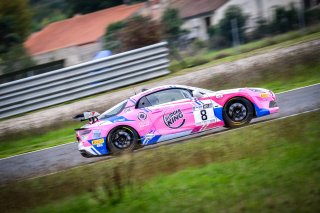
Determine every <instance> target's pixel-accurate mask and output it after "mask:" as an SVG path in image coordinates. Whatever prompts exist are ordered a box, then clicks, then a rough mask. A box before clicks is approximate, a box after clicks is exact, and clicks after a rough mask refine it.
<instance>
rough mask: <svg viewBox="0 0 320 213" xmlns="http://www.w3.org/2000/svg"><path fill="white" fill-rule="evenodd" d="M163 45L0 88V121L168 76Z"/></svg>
mask: <svg viewBox="0 0 320 213" xmlns="http://www.w3.org/2000/svg"><path fill="white" fill-rule="evenodd" d="M167 56H168V48H167V43H166V42H161V43H158V44H154V45H150V46H146V47H143V48H139V49H135V50H131V51H128V52H124V53H120V54H116V55H113V56H110V57H108V58H104V59H98V60H94V61H90V62H86V63H82V64H78V65H75V66H71V67H67V68H63V69H59V70H55V71H51V72H48V73H44V74H40V75H36V76H32V77H29V78H24V79H20V80H17V81H12V82H9V83H5V84H1V85H0V118H4V117H8V116H12V115H17V114H20V113H24V112H29V111H32V110H36V109H40V108H43V107H47V106H52V105H55V104H59V103H63V102H66V101H70V100H74V99H77V98H82V97H85V96H89V95H93V94H96V93H100V92H105V91H108V90H111V89H115V88H119V87H123V86H126V85H130V84H133V83H137V82H141V81H145V80H148V79H152V78H155V77H159V76H162V75H165V74H168V73H169V71H168V70H167V68H168V65H169V60H168V58H167Z"/></svg>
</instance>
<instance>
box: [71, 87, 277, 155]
mask: <svg viewBox="0 0 320 213" xmlns="http://www.w3.org/2000/svg"><path fill="white" fill-rule="evenodd" d="M278 111H279V107H278V106H277V104H276V97H275V94H274V93H273V92H271V91H269V90H266V89H261V88H240V89H230V90H221V91H210V90H206V89H201V88H195V87H189V86H181V85H170V86H161V87H156V88H153V89H148V90H145V91H143V92H141V93H139V94H137V95H134V96H132V97H130V98H128V99H127V100H124V101H122V102H120V103H119V104H117V105H115V106H114V107H112V108H110V109H109V110H107V111H106V112H104V113H102V114H101V115H100V114H99V113H97V112H84V113H83V114H80V115H77V116H75V118H78V119H81V120H88V121H89V123H88V124H86V125H84V126H83V127H81V128H79V129H76V137H77V140H78V148H79V151H80V153H81V154H82V156H84V157H91V156H99V155H107V154H119V153H123V152H127V151H131V150H133V149H136V148H139V147H142V146H145V145H149V144H154V143H158V142H162V141H166V140H170V139H173V138H177V137H181V136H186V135H190V134H195V133H199V132H202V131H205V130H208V129H212V128H217V127H222V126H225V127H229V128H235V127H240V126H242V125H246V124H248V123H249V122H250V121H251V119H252V118H255V117H261V116H265V115H269V114H272V113H276V112H278Z"/></svg>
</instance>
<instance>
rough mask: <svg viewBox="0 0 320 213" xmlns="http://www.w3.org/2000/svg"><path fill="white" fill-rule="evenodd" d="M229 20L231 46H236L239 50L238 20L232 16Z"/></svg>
mask: <svg viewBox="0 0 320 213" xmlns="http://www.w3.org/2000/svg"><path fill="white" fill-rule="evenodd" d="M230 22H231V32H232V41H233V47H236V48H237V51H238V52H240V49H239V45H240V39H239V29H238V20H237V19H236V18H234V19H232V20H231V21H230Z"/></svg>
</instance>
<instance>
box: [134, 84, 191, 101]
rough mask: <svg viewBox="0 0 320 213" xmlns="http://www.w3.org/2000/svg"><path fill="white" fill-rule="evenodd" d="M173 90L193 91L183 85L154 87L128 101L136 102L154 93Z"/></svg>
mask: <svg viewBox="0 0 320 213" xmlns="http://www.w3.org/2000/svg"><path fill="white" fill-rule="evenodd" d="M173 88H181V89H191V90H193V89H194V88H192V87H189V86H184V85H164V86H159V87H154V88H151V89H148V90H146V91H143V92H140V93H138V94H136V95H134V96H131V97H130V98H129V99H131V100H135V101H138V100H139V99H140V98H141V97H143V96H145V95H148V94H150V93H154V92H157V91H161V90H166V89H173Z"/></svg>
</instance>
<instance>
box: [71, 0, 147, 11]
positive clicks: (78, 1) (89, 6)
mask: <svg viewBox="0 0 320 213" xmlns="http://www.w3.org/2000/svg"><path fill="white" fill-rule="evenodd" d="M143 1H146V0H133V1H126V0H107V1H106V0H90V1H86V0H67V2H68V4H69V7H70V8H71V12H72V14H76V13H81V14H85V13H91V12H95V11H97V10H102V9H106V8H109V7H114V6H118V5H121V4H124V3H128V2H130V3H137V2H143Z"/></svg>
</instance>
